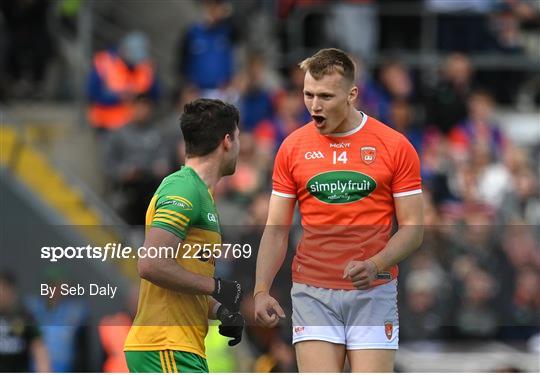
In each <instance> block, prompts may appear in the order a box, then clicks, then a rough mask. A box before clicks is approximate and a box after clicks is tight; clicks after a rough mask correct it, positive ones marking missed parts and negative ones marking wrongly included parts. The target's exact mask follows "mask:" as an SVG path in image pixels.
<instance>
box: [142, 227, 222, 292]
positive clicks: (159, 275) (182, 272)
mask: <svg viewBox="0 0 540 375" xmlns="http://www.w3.org/2000/svg"><path fill="white" fill-rule="evenodd" d="M180 243H182V240H181V239H180V238H179V237H177V236H175V235H174V234H172V233H170V232H168V231H166V230H164V229H160V228H153V227H152V228H150V229H149V230H148V232H147V234H146V238H145V241H144V247H145V248H147V249H148V248H149V247H152V246H153V247H160V246H166V247H172V248H173V249H176V248H178V245H179V244H180ZM169 255H170V254H169ZM138 269H139V276H140V277H142V278H143V279H146V280H148V281H150V282H151V283H153V284H156V285H157V286H160V287H162V288H166V289H170V290H173V291H175V292H179V293H186V294H212V292H213V291H214V288H215V286H214V279H213V278H211V277H207V276H202V275H198V274H196V273H193V272H190V271H188V270H186V269H184V268H183V267H182V266H181V265H179V264H178V263H177V262H176V259H175V258H173V257H163V258H140V259H139V261H138Z"/></svg>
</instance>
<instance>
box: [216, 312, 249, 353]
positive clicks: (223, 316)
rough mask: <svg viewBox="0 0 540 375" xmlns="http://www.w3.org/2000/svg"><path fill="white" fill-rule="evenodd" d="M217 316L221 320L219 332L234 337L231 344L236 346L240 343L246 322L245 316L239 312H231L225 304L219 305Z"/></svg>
mask: <svg viewBox="0 0 540 375" xmlns="http://www.w3.org/2000/svg"><path fill="white" fill-rule="evenodd" d="M216 316H217V318H218V319H219V320H220V321H221V324H220V325H219V334H220V335H221V336H225V337H231V338H232V340H230V341H229V346H235V345H237V344H238V343H240V341H241V340H242V331H243V330H244V324H245V321H244V317H243V316H242V315H241V314H240V313H239V312H234V313H233V312H230V311H229V309H227V308H226V307H225V306H224V305H221V306H219V308H218V309H217V312H216Z"/></svg>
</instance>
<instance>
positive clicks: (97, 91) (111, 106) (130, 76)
mask: <svg viewBox="0 0 540 375" xmlns="http://www.w3.org/2000/svg"><path fill="white" fill-rule="evenodd" d="M87 91H88V99H89V103H90V107H89V111H88V120H89V122H90V124H91V125H92V126H93V127H94V128H97V129H102V130H115V129H118V128H121V127H123V126H125V125H126V124H128V123H129V122H130V121H131V120H132V116H133V106H132V103H133V99H134V98H135V97H136V96H138V95H141V94H146V95H149V96H150V97H151V98H152V99H153V100H154V101H155V100H157V99H158V96H159V91H160V90H159V82H158V80H157V77H156V72H155V68H154V65H153V63H152V61H151V59H150V56H149V41H148V38H147V37H146V35H145V34H143V33H141V32H131V33H129V34H127V35H126V36H125V37H124V38H123V39H122V41H121V42H120V44H119V46H118V48H117V49H111V50H105V51H100V52H98V53H96V55H95V56H94V61H93V66H92V71H91V72H90V76H89V79H88V87H87Z"/></svg>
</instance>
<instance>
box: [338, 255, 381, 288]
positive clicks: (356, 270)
mask: <svg viewBox="0 0 540 375" xmlns="http://www.w3.org/2000/svg"><path fill="white" fill-rule="evenodd" d="M376 277H377V265H376V264H375V263H374V262H372V261H371V260H351V261H350V262H349V263H348V264H347V266H346V267H345V270H344V271H343V278H344V279H347V278H349V279H351V281H352V284H353V285H354V287H355V288H356V289H360V290H365V289H369V288H371V287H372V285H371V284H372V283H373V280H375V278H376Z"/></svg>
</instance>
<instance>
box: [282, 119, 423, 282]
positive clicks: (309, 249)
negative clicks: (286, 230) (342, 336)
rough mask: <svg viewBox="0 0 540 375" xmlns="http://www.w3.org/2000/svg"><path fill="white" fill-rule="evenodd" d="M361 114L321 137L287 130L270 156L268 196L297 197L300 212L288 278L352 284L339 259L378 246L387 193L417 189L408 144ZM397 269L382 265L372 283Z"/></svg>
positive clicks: (306, 129)
mask: <svg viewBox="0 0 540 375" xmlns="http://www.w3.org/2000/svg"><path fill="white" fill-rule="evenodd" d="M362 115H363V120H362V123H361V124H360V125H359V126H357V127H356V128H355V129H353V130H351V131H349V132H347V133H335V134H331V135H327V136H323V135H321V134H319V132H318V131H317V129H316V127H315V125H314V123H312V122H311V123H309V124H307V125H305V126H303V127H302V128H300V129H298V130H296V131H295V132H293V133H292V134H291V135H289V136H288V137H287V139H285V141H284V142H283V144H282V145H281V147H280V149H279V151H278V153H277V156H276V160H275V164H274V173H273V192H272V194H275V195H277V196H281V197H285V198H291V199H297V200H298V204H299V208H300V213H301V216H302V227H303V235H302V239H301V241H300V242H299V244H298V248H297V251H296V255H295V257H294V261H293V266H292V271H293V281H295V282H298V283H303V284H308V285H313V286H316V287H322V288H329V289H354V287H353V285H352V283H351V282H350V280H347V279H343V270H344V269H345V266H346V265H347V263H348V262H349V261H351V260H365V259H368V258H370V257H371V256H373V255H374V254H376V253H378V252H379V251H381V250H382V249H383V248H384V247H385V246H386V243H387V242H388V239H389V238H390V235H391V228H392V220H393V217H394V197H400V196H406V195H413V194H418V193H421V192H422V189H421V179H420V161H419V159H418V155H417V153H416V151H415V150H414V148H413V146H412V145H411V144H410V143H409V141H408V140H407V139H406V138H405V137H404V136H403V135H402V134H401V133H399V132H397V131H395V130H393V129H391V128H389V127H388V126H386V125H384V124H382V123H381V122H379V121H377V120H375V119H373V118H371V117H368V116H367V115H365V114H362ZM397 271H398V270H397V266H393V267H392V268H391V269H388V270H384V271H383V272H381V273H380V274H379V275H378V277H377V280H376V285H378V284H382V283H385V282H388V281H390V280H391V279H393V278H395V277H396V276H397Z"/></svg>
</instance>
